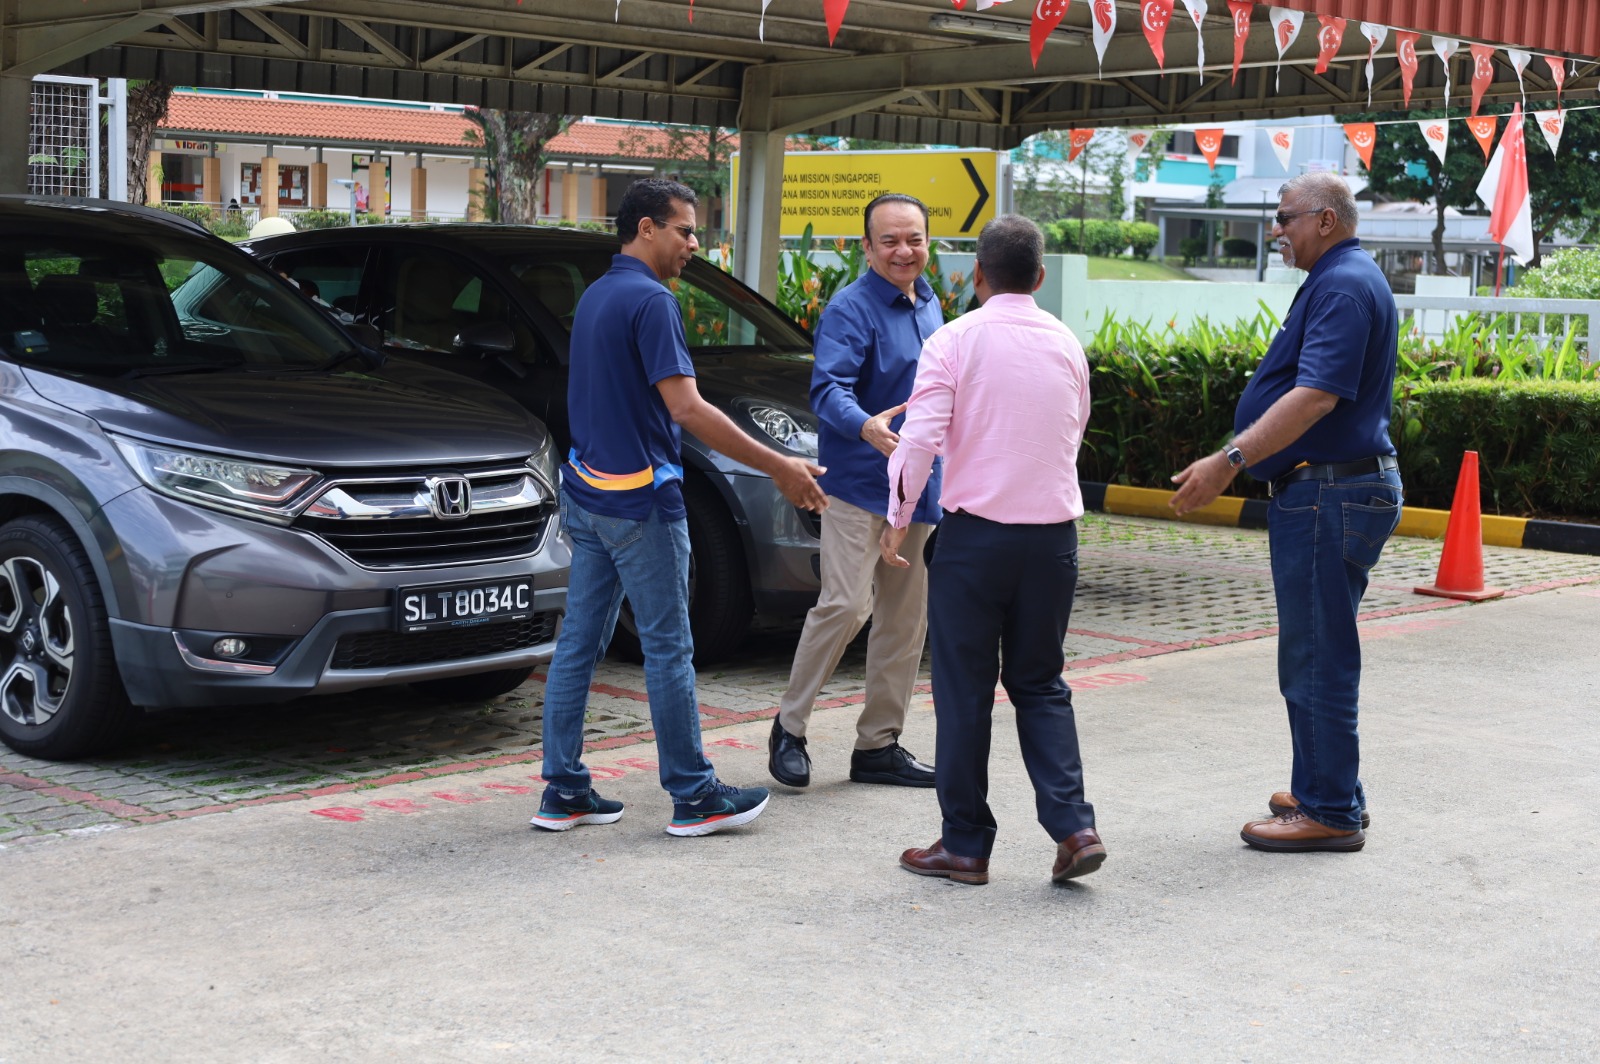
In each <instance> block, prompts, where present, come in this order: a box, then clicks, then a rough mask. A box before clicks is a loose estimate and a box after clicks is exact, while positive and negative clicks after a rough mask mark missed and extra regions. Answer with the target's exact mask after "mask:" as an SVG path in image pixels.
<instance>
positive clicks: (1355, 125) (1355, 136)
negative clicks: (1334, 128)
mask: <svg viewBox="0 0 1600 1064" xmlns="http://www.w3.org/2000/svg"><path fill="white" fill-rule="evenodd" d="M1344 135H1345V136H1346V137H1348V138H1349V140H1350V146H1351V147H1353V148H1355V150H1356V154H1357V155H1359V156H1361V163H1362V165H1363V166H1365V167H1366V168H1367V169H1368V170H1371V169H1372V146H1373V145H1374V144H1376V143H1378V126H1377V123H1375V122H1346V123H1345V126H1344Z"/></svg>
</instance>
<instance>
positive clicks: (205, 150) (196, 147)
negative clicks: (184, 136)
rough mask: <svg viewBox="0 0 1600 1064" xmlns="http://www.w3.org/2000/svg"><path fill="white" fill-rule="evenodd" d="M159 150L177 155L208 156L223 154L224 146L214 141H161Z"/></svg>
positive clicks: (226, 147)
mask: <svg viewBox="0 0 1600 1064" xmlns="http://www.w3.org/2000/svg"><path fill="white" fill-rule="evenodd" d="M161 150H162V151H169V152H173V153H175V154H179V155H210V154H211V153H212V152H218V153H221V152H225V151H227V150H228V146H227V145H226V144H222V143H219V142H218V141H214V140H173V139H168V140H163V141H162V142H161Z"/></svg>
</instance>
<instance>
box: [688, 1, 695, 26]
mask: <svg viewBox="0 0 1600 1064" xmlns="http://www.w3.org/2000/svg"><path fill="white" fill-rule="evenodd" d="M689 23H690V25H693V24H694V0H689Z"/></svg>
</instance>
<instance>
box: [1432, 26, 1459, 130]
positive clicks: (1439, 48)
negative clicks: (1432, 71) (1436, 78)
mask: <svg viewBox="0 0 1600 1064" xmlns="http://www.w3.org/2000/svg"><path fill="white" fill-rule="evenodd" d="M1460 47H1461V42H1460V41H1457V40H1452V39H1451V38H1449V37H1439V36H1437V35H1436V36H1435V37H1434V38H1433V50H1434V51H1435V52H1436V53H1438V56H1439V62H1441V63H1443V64H1444V109H1445V110H1446V111H1448V110H1450V60H1451V59H1453V58H1454V57H1455V54H1456V49H1458V48H1460Z"/></svg>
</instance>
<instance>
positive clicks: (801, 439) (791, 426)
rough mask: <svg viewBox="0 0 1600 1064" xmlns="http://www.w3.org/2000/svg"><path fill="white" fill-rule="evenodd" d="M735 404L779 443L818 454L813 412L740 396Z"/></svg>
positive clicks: (807, 454)
mask: <svg viewBox="0 0 1600 1064" xmlns="http://www.w3.org/2000/svg"><path fill="white" fill-rule="evenodd" d="M734 405H735V406H737V407H738V409H740V410H742V411H744V414H745V416H746V417H748V418H749V419H750V420H751V422H752V423H754V425H755V427H756V428H758V429H760V430H761V431H762V432H763V433H765V434H766V435H767V436H768V437H770V438H771V439H772V441H773V442H774V443H776V444H777V445H778V446H779V447H782V448H783V449H784V450H786V451H792V452H794V453H795V454H798V455H801V456H802V457H805V458H815V457H816V456H817V423H816V422H815V421H813V420H812V419H811V415H810V414H802V413H800V412H799V411H797V410H790V409H788V408H787V407H782V406H778V405H777V404H776V403H767V402H762V401H760V400H755V399H740V400H738V401H737V402H736V403H735V404H734Z"/></svg>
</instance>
